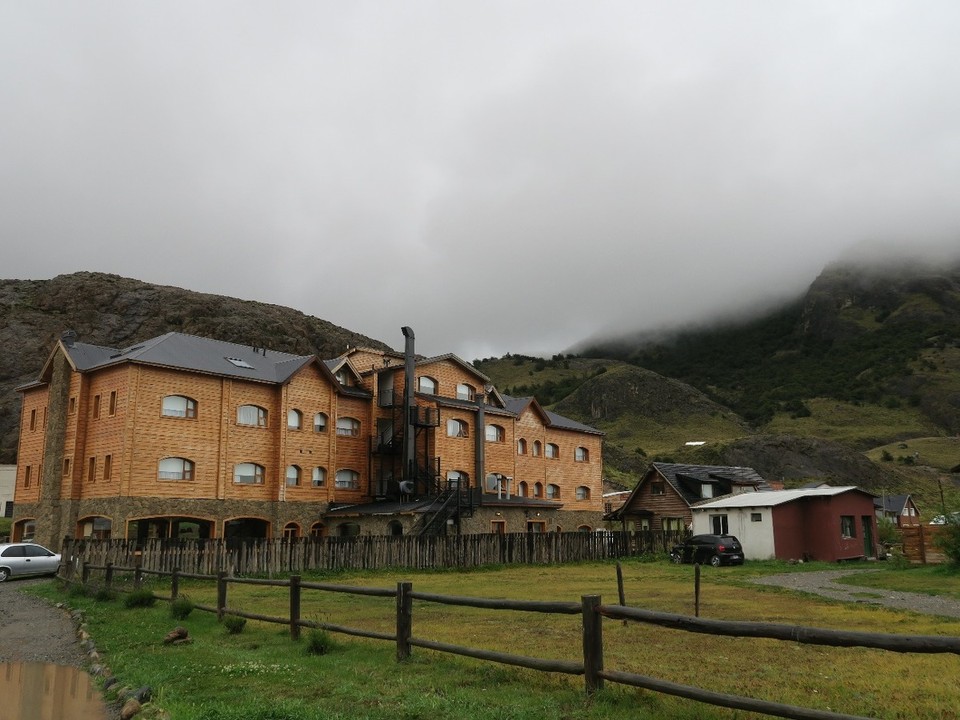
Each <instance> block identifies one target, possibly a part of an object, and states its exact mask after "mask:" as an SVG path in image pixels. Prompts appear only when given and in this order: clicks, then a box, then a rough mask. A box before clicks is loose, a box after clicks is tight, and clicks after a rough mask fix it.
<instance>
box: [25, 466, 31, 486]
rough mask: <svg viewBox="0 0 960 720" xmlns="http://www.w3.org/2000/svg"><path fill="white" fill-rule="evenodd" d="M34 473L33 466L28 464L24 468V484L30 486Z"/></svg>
mask: <svg viewBox="0 0 960 720" xmlns="http://www.w3.org/2000/svg"><path fill="white" fill-rule="evenodd" d="M32 475H33V468H32V467H31V466H30V465H27V466H26V467H25V468H24V469H23V486H24V487H30V480H31V476H32Z"/></svg>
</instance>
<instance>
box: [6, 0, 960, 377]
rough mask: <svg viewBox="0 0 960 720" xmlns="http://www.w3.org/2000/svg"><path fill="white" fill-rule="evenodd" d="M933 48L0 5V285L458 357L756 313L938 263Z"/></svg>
mask: <svg viewBox="0 0 960 720" xmlns="http://www.w3.org/2000/svg"><path fill="white" fill-rule="evenodd" d="M958 36H960V4H957V3H955V2H950V1H947V0H943V1H938V0H929V1H924V2H919V3H916V2H905V1H879V2H878V1H875V0H854V1H852V2H844V3H835V2H827V1H825V0H821V1H818V0H813V1H804V2H799V1H790V0H787V1H785V2H777V3H771V2H766V1H765V0H734V1H733V2H727V3H714V2H708V1H707V0H685V1H681V2H671V3H662V2H651V1H643V0H641V1H639V2H637V1H634V0H630V1H629V2H628V1H627V0H600V1H599V2H595V3H582V2H572V1H571V0H556V1H555V0H551V1H550V2H546V1H545V0H542V1H539V0H535V1H533V2H523V3H517V2H513V1H512V0H511V1H509V2H508V1H506V0H493V1H492V2H484V3H473V4H471V3H445V2H437V1H435V0H434V1H428V0H410V2H404V3H397V4H390V3H370V2H362V1H361V2H354V3H333V2H322V1H321V2H306V1H305V0H292V1H291V2H286V3H282V4H279V5H278V4H264V3H254V2H247V1H245V0H240V1H236V2H235V1H231V2H226V1H225V0H211V1H210V2H204V3H202V4H199V5H198V4H197V3H193V2H185V1H184V0H170V1H169V2H164V3H160V4H149V3H147V4H144V3H116V2H104V1H101V0H93V1H92V2H87V3H83V4H82V5H75V6H71V5H64V4H63V3H55V2H49V1H47V0H35V1H32V2H22V3H15V2H8V3H3V4H2V5H0V107H3V112H2V113H0V156H2V157H3V158H4V161H3V162H2V163H0V237H2V238H3V248H4V250H3V270H2V272H0V274H2V275H3V276H4V277H7V278H20V279H27V278H30V279H48V278H52V277H54V276H56V275H59V274H64V273H72V272H76V271H80V270H92V271H101V272H108V273H115V274H118V275H121V276H124V277H132V278H138V279H141V280H144V281H146V282H151V283H157V284H164V285H175V286H179V287H184V288H188V289H191V290H196V291H200V292H208V293H215V294H220V295H228V296H231V297H238V298H243V299H249V300H257V301H263V302H269V303H276V304H279V305H285V306H288V307H293V308H297V309H298V310H301V311H303V312H304V313H307V314H309V315H313V316H317V317H322V318H325V319H328V320H329V321H331V322H332V323H335V324H337V325H339V326H342V327H349V328H351V329H353V330H354V331H356V332H360V333H363V334H365V335H368V336H370V337H374V338H377V339H379V340H382V341H384V342H386V343H388V344H391V345H393V346H397V345H399V344H400V343H401V337H400V331H399V329H400V327H401V326H402V325H410V326H412V327H414V328H415V330H416V331H417V338H418V348H419V349H420V350H421V351H423V352H424V353H427V354H434V353H441V352H449V351H452V352H456V353H458V354H460V355H461V356H463V357H465V358H467V359H472V358H474V357H486V356H491V355H501V354H503V353H505V352H507V351H511V352H524V353H529V354H551V353H554V352H557V351H560V350H564V349H567V348H570V347H571V346H573V345H575V344H576V343H578V342H579V341H581V340H583V339H584V338H590V337H594V336H595V335H596V334H597V333H610V332H612V331H616V332H620V331H621V330H623V329H646V330H649V329H656V328H663V327H670V326H674V325H678V324H683V323H690V322H694V321H700V320H702V319H705V318H711V317H714V316H716V315H718V314H730V313H751V312H756V311H757V310H758V309H759V308H761V307H768V306H769V305H770V304H772V303H776V302H779V301H782V300H783V299H785V298H789V297H796V296H799V295H800V294H801V293H802V292H803V291H804V289H805V288H806V287H807V286H809V284H810V283H811V282H812V281H813V279H814V278H816V276H817V275H818V273H819V272H820V270H821V269H822V268H823V267H824V266H825V265H827V264H829V263H831V262H832V261H834V260H835V259H837V258H838V257H842V256H843V255H844V253H845V252H847V251H849V250H850V249H854V250H855V251H856V252H858V253H863V254H866V255H869V254H870V253H871V252H872V248H874V247H876V246H877V245H878V244H887V243H893V244H895V245H898V246H900V247H904V248H908V247H912V246H913V245H915V244H920V243H928V242H934V243H937V244H940V245H944V246H946V245H947V244H949V243H952V244H953V245H954V246H960V242H958V240H960V203H957V202H956V197H955V196H956V188H957V187H960V143H958V142H957V135H956V128H957V127H958V126H960V94H958V93H957V92H955V88H956V87H957V86H958V85H960V62H958V60H960V51H958V44H957V42H956V38H957V37H958Z"/></svg>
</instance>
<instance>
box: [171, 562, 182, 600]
mask: <svg viewBox="0 0 960 720" xmlns="http://www.w3.org/2000/svg"><path fill="white" fill-rule="evenodd" d="M178 597H180V568H178V567H175V568H174V569H173V574H172V575H171V576H170V599H171V600H176V599H177V598H178Z"/></svg>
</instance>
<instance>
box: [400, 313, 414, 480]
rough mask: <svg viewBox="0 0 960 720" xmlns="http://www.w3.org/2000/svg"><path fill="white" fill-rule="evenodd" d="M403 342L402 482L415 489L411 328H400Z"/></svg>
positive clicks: (412, 342) (412, 339)
mask: <svg viewBox="0 0 960 720" xmlns="http://www.w3.org/2000/svg"><path fill="white" fill-rule="evenodd" d="M400 330H401V331H402V332H403V337H404V338H405V342H404V345H403V480H410V481H412V482H413V483H414V489H416V481H417V467H416V462H417V458H416V446H415V444H414V435H413V422H412V420H413V418H412V414H413V409H414V408H415V407H416V405H415V404H414V401H413V392H414V389H415V388H414V383H416V377H415V375H414V367H413V366H414V358H415V354H414V340H415V336H414V334H413V328H410V327H407V326H404V327H402V328H400Z"/></svg>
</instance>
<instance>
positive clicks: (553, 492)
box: [547, 483, 560, 500]
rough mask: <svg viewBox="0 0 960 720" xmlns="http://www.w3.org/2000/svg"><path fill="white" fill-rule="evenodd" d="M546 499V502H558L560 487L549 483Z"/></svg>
mask: <svg viewBox="0 0 960 720" xmlns="http://www.w3.org/2000/svg"><path fill="white" fill-rule="evenodd" d="M547 499H548V500H559V499H560V486H559V485H557V484H555V483H550V484H549V485H547Z"/></svg>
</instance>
